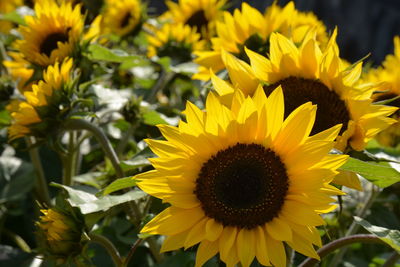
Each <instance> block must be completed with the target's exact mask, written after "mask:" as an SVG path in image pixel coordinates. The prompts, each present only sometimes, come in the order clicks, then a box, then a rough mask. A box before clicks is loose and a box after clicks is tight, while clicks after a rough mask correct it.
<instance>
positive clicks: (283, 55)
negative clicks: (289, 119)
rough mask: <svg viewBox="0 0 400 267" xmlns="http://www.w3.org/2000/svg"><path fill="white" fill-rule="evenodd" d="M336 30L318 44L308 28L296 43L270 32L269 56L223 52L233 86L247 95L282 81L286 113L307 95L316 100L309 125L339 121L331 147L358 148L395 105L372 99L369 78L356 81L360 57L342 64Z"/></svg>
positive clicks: (383, 125) (387, 120)
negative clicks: (326, 41)
mask: <svg viewBox="0 0 400 267" xmlns="http://www.w3.org/2000/svg"><path fill="white" fill-rule="evenodd" d="M335 37H336V32H335V33H334V34H333V36H332V37H331V39H330V41H329V44H328V45H327V48H326V49H324V50H321V48H320V46H319V45H318V43H317V41H316V40H315V35H313V34H308V35H307V36H306V37H305V39H304V41H303V42H302V43H301V45H300V47H297V46H296V45H295V44H294V43H293V41H291V40H289V39H288V38H286V37H284V36H283V35H281V34H279V33H273V34H272V35H271V38H270V51H269V58H266V57H263V56H261V55H259V54H257V53H255V52H253V51H251V50H248V49H246V53H247V55H248V57H249V59H250V62H251V64H250V65H247V63H245V62H244V61H241V60H239V59H237V58H235V57H233V56H232V55H230V54H228V53H224V54H223V59H224V61H225V63H226V65H227V69H228V71H229V75H230V79H231V81H232V83H233V86H231V87H232V89H231V91H232V90H233V88H238V89H240V90H242V91H243V92H244V93H245V94H249V95H252V94H253V92H254V91H255V90H256V88H257V86H258V84H259V83H260V82H261V83H262V84H263V85H264V90H265V91H266V92H267V94H269V93H270V92H271V91H272V90H274V88H275V87H277V86H278V85H282V87H283V90H284V92H285V100H286V102H285V107H286V111H285V114H286V116H287V114H288V113H290V112H291V111H292V110H293V109H294V108H296V107H297V106H299V105H300V104H303V103H305V102H307V101H312V102H313V103H314V104H317V105H318V110H319V112H317V122H316V124H315V126H314V130H313V131H321V130H325V129H327V128H329V127H332V126H334V125H336V124H338V123H342V124H343V127H342V129H341V132H340V135H339V136H338V138H337V140H336V145H335V148H337V149H339V150H342V151H344V150H345V149H346V148H348V147H351V148H353V149H355V150H362V149H363V148H364V147H365V144H366V143H367V142H368V141H369V140H370V139H371V138H373V137H374V136H375V135H376V134H377V133H378V132H379V131H381V130H383V129H385V128H387V127H388V126H389V125H390V124H392V123H394V121H393V120H392V119H390V118H388V117H387V116H388V115H390V114H391V113H393V112H394V111H395V110H396V109H395V108H391V107H387V106H382V105H373V104H372V99H371V94H372V92H373V91H374V89H375V88H376V87H375V85H374V84H371V83H369V84H358V80H359V77H360V75H361V70H362V63H358V64H356V65H355V66H351V67H348V68H345V64H344V63H343V62H341V59H340V58H339V56H338V49H337V45H336V43H335Z"/></svg>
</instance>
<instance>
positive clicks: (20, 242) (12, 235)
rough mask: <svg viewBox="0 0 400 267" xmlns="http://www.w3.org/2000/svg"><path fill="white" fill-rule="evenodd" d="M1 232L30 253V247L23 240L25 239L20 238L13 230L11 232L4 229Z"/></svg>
mask: <svg viewBox="0 0 400 267" xmlns="http://www.w3.org/2000/svg"><path fill="white" fill-rule="evenodd" d="M3 233H4V234H5V235H6V236H8V237H9V238H10V239H11V240H12V241H13V242H14V243H15V244H16V245H17V246H18V247H19V248H20V249H21V250H22V251H25V252H26V253H31V252H32V251H31V248H30V247H29V245H28V244H27V243H26V242H25V240H23V239H22V237H20V236H19V235H17V234H16V233H14V232H11V231H9V230H6V229H4V230H3Z"/></svg>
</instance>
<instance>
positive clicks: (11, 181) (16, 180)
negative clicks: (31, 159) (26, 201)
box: [0, 155, 35, 203]
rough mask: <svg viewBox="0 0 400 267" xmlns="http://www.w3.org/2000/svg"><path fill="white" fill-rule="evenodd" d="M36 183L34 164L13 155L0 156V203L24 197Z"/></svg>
mask: <svg viewBox="0 0 400 267" xmlns="http://www.w3.org/2000/svg"><path fill="white" fill-rule="evenodd" d="M34 183H35V174H34V169H33V166H32V164H30V163H27V162H24V161H22V160H21V159H19V158H16V157H13V156H5V155H3V156H1V157H0V203H4V202H7V201H14V200H18V199H21V198H23V197H24V195H25V194H26V193H28V192H29V191H30V190H31V189H32V188H33V186H34Z"/></svg>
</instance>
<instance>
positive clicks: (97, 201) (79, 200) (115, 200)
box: [51, 183, 146, 214]
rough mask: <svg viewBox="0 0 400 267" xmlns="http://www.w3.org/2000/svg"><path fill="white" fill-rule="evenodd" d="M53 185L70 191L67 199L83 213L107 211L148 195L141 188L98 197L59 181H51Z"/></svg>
mask: <svg viewBox="0 0 400 267" xmlns="http://www.w3.org/2000/svg"><path fill="white" fill-rule="evenodd" d="M51 185H53V186H56V187H59V188H62V189H64V190H65V191H66V192H67V193H68V196H69V198H68V199H67V201H68V202H69V204H70V205H71V206H72V207H77V208H79V209H80V211H81V213H82V214H89V213H94V212H98V211H106V210H109V209H110V208H112V207H114V206H117V205H120V204H123V203H126V202H129V201H133V200H137V199H140V198H142V197H144V196H146V193H145V192H143V191H141V190H132V191H129V192H127V193H125V194H123V195H118V196H110V195H107V196H101V197H96V196H95V195H94V194H91V193H88V192H85V191H82V190H78V189H74V188H72V187H69V186H65V185H61V184H57V183H51Z"/></svg>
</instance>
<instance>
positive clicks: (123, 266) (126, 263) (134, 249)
mask: <svg viewBox="0 0 400 267" xmlns="http://www.w3.org/2000/svg"><path fill="white" fill-rule="evenodd" d="M142 241H143V239H140V238H139V239H138V240H136V242H135V244H133V246H132V247H131V249H130V250H129V253H128V255H127V256H126V258H124V259H123V261H122V266H121V267H127V266H128V264H129V262H130V261H131V259H132V257H133V255H134V254H135V251H136V249H137V248H138V247H139V245H140V243H142Z"/></svg>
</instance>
